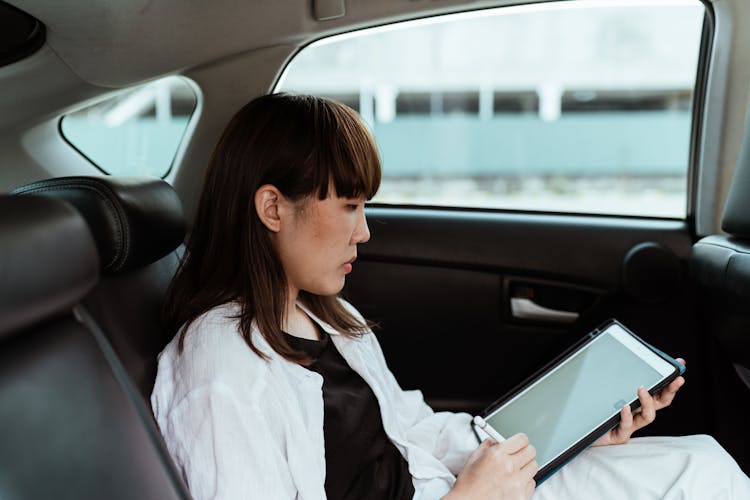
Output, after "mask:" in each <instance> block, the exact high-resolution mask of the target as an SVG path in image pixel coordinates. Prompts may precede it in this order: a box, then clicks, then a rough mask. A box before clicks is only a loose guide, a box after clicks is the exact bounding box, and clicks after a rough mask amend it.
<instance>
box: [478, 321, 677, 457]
mask: <svg viewBox="0 0 750 500" xmlns="http://www.w3.org/2000/svg"><path fill="white" fill-rule="evenodd" d="M674 370H675V369H674V367H673V366H672V365H671V364H669V363H668V362H666V361H664V360H663V359H662V358H660V357H659V356H657V355H656V354H654V353H653V352H652V351H651V350H649V349H647V348H646V347H645V346H643V344H641V343H640V342H638V341H637V340H636V339H634V338H633V337H632V336H631V335H630V334H628V333H627V332H626V331H625V330H623V329H622V328H621V327H620V326H619V325H617V324H613V325H610V327H608V328H607V330H606V331H605V332H603V333H601V334H599V335H598V336H597V337H596V338H595V339H594V340H592V341H591V342H589V343H588V344H587V345H586V346H585V347H583V348H582V349H581V350H580V351H578V352H577V353H575V354H573V355H572V356H571V357H569V358H568V359H567V360H566V361H564V362H563V363H561V364H560V365H558V366H557V367H555V368H554V369H553V370H551V371H550V372H549V373H548V374H547V375H545V376H544V377H543V378H541V379H540V380H538V381H536V382H535V383H534V384H532V385H531V386H529V387H528V388H527V389H525V390H524V391H523V392H521V393H519V394H518V395H516V396H515V397H514V398H512V399H511V400H509V401H508V402H506V403H504V404H503V405H502V406H501V407H500V408H499V409H497V410H495V411H494V412H493V413H491V414H490V415H489V416H488V417H486V418H485V420H486V421H487V423H488V424H489V425H491V426H492V427H493V428H495V429H496V430H497V431H498V432H499V433H500V434H501V435H503V436H506V437H507V436H511V435H513V434H516V433H518V432H523V433H525V434H526V435H528V436H529V441H530V442H531V444H532V445H534V447H535V448H536V450H537V457H536V460H537V462H538V463H539V466H540V468H541V467H544V466H545V465H546V464H548V463H549V462H550V461H552V460H554V459H555V458H556V457H557V456H559V455H560V454H562V453H563V452H565V451H566V450H567V449H568V448H570V447H571V446H572V445H574V444H575V443H577V442H578V441H579V440H580V439H582V438H583V437H585V436H586V435H588V434H589V433H591V432H593V431H594V430H595V429H596V428H597V427H599V426H600V425H602V424H603V423H604V422H606V421H607V420H608V419H610V418H612V417H613V416H615V415H616V414H617V413H619V411H620V409H621V408H622V407H623V405H625V404H626V403H632V402H633V401H635V400H636V399H637V390H638V387H639V386H641V385H642V386H645V387H646V388H647V389H651V388H653V387H654V386H656V385H657V384H658V383H659V382H661V381H662V380H663V379H664V378H665V377H667V376H668V375H670V374H671V373H673V372H674Z"/></svg>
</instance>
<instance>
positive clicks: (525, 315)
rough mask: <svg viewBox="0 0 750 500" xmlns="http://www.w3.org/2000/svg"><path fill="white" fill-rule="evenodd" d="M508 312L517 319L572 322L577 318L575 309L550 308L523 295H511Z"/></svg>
mask: <svg viewBox="0 0 750 500" xmlns="http://www.w3.org/2000/svg"><path fill="white" fill-rule="evenodd" d="M510 312H511V314H512V315H513V317H514V318H518V319H530V320H541V321H555V322H558V323H572V322H573V321H575V320H576V319H578V313H577V312H575V311H560V310H558V309H550V308H549V307H544V306H540V305H539V304H537V303H535V302H534V301H532V300H531V299H528V298H525V297H512V298H511V299H510Z"/></svg>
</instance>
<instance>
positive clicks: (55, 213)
mask: <svg viewBox="0 0 750 500" xmlns="http://www.w3.org/2000/svg"><path fill="white" fill-rule="evenodd" d="M98 278H99V255H98V254H97V251H96V244H95V243H94V239H93V237H92V236H91V231H90V230H89V228H88V226H87V224H86V221H84V220H83V217H81V214H79V213H78V212H77V211H76V210H75V209H74V208H73V207H71V206H70V205H69V204H67V203H65V202H64V201H62V200H55V199H48V198H40V197H23V198H19V197H13V196H0V337H4V336H6V335H8V334H9V333H10V332H14V331H18V330H19V329H21V328H24V327H26V326H30V325H32V324H33V323H36V322H38V321H41V320H44V319H46V318H49V317H50V316H52V315H54V314H57V313H60V312H62V311H65V310H66V309H68V310H69V309H70V308H71V307H72V306H73V304H75V303H76V302H78V301H79V300H80V299H81V298H82V297H83V296H84V295H85V294H86V293H87V292H88V291H89V290H91V289H92V288H93V287H94V285H95V284H96V282H97V280H98Z"/></svg>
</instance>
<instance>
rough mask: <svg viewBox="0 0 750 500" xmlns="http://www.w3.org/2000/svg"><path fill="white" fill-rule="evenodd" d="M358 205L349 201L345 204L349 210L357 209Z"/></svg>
mask: <svg viewBox="0 0 750 500" xmlns="http://www.w3.org/2000/svg"><path fill="white" fill-rule="evenodd" d="M358 207H359V205H356V204H352V203H350V204H348V205H347V206H346V208H348V209H349V210H352V211H354V210H357V208H358Z"/></svg>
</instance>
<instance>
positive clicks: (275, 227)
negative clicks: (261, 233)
mask: <svg viewBox="0 0 750 500" xmlns="http://www.w3.org/2000/svg"><path fill="white" fill-rule="evenodd" d="M284 201H285V200H284V195H283V194H281V191H279V190H278V189H276V186H274V185H273V184H264V185H262V186H261V187H259V188H258V190H257V191H256V192H255V199H254V202H255V212H256V213H257V214H258V217H259V218H260V220H261V222H263V225H265V226H266V227H267V228H268V229H269V230H270V231H273V232H274V233H278V232H279V231H280V230H281V212H282V211H283V210H282V209H281V204H282V203H284Z"/></svg>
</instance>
